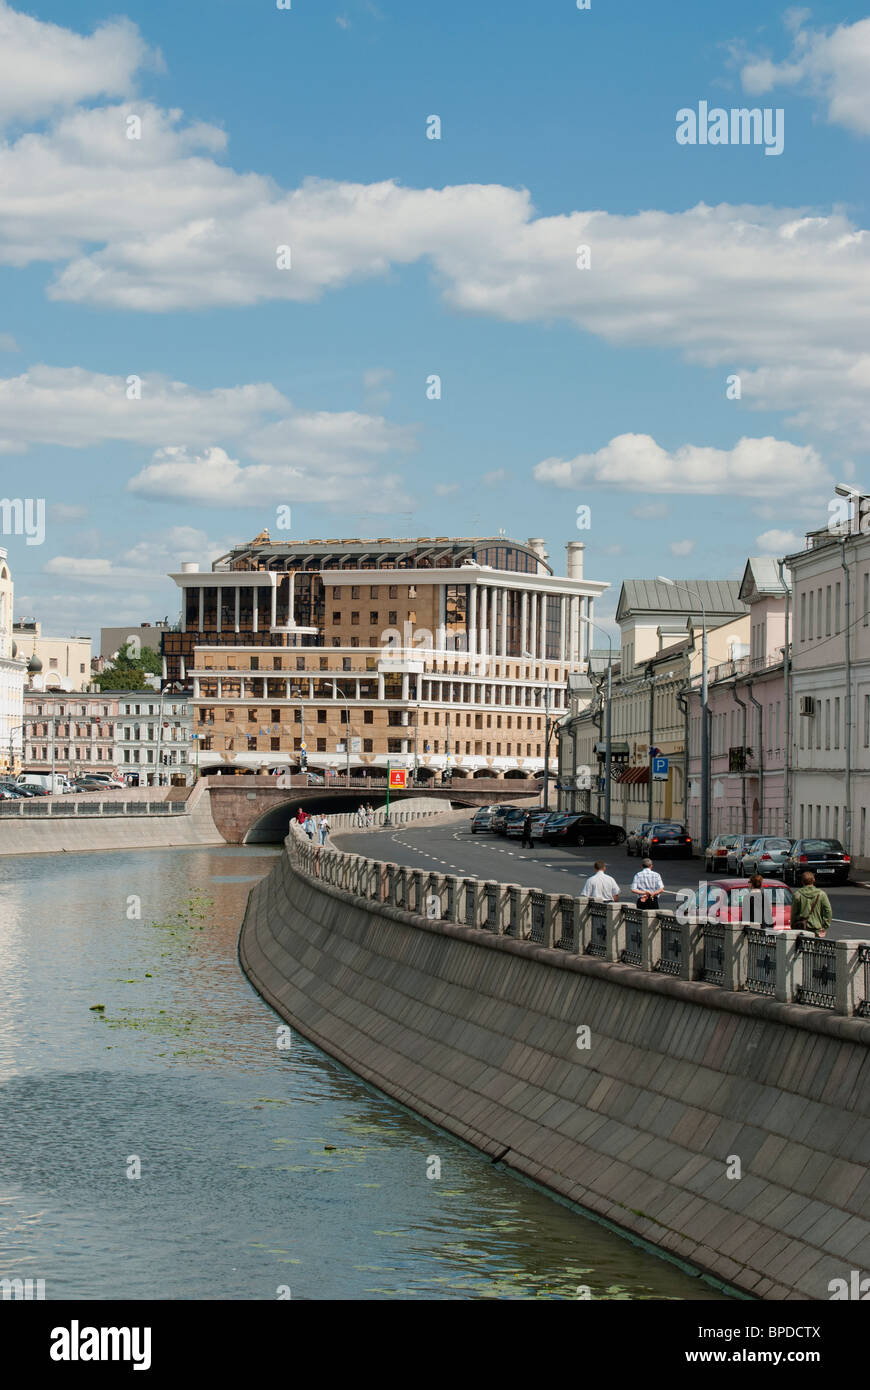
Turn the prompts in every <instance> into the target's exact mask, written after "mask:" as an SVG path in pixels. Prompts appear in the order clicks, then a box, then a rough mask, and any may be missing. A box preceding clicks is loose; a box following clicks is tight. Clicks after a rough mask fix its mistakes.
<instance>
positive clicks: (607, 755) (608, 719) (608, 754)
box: [579, 613, 613, 825]
mask: <svg viewBox="0 0 870 1390" xmlns="http://www.w3.org/2000/svg"><path fill="white" fill-rule="evenodd" d="M579 617H580V621H581V623H586V624H587V626H589V627H594V628H595V631H596V632H603V633H604V636H605V637H606V638H607V709H606V711H605V716H604V819H605V821H606V822H607V824H608V825H609V824H610V770H611V760H612V753H613V739H612V732H613V728H612V718H613V642H612V640H611V637H610V633H609V632H608V631H607V629H606V628H604V627H601V626H600V625H599V624H598V623H593V621H592V619H591V618H587V617H585V616H584V615H583V614H582V613H581V614H580V615H579ZM600 804H601V803H600V802H599V806H600Z"/></svg>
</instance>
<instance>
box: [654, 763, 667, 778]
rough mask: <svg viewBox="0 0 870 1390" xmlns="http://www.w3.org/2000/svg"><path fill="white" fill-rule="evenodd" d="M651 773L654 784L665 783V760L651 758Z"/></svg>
mask: <svg viewBox="0 0 870 1390" xmlns="http://www.w3.org/2000/svg"><path fill="white" fill-rule="evenodd" d="M652 773H653V781H654V782H666V781H667V780H668V760H667V758H653V765H652Z"/></svg>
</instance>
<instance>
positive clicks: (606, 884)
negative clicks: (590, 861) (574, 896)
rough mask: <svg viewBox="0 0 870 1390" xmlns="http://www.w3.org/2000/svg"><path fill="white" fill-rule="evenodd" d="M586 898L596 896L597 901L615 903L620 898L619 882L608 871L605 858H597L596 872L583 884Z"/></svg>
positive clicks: (583, 894)
mask: <svg viewBox="0 0 870 1390" xmlns="http://www.w3.org/2000/svg"><path fill="white" fill-rule="evenodd" d="M582 896H583V897H584V898H594V899H595V901H596V902H597V903H615V902H616V901H617V900H618V898H619V884H618V883H617V882H616V879H615V878H611V877H610V874H609V873H608V872H607V865H606V864H605V862H604V860H603V859H596V861H595V873H594V874H590V875H589V877H588V878H587V880H586V882H585V883H584V884H583V893H582Z"/></svg>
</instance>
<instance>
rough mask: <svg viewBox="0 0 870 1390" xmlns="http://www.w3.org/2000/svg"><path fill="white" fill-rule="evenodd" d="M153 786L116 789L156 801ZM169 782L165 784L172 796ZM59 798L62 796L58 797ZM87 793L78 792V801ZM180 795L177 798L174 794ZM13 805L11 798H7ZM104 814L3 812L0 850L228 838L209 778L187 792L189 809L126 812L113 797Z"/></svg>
mask: <svg viewBox="0 0 870 1390" xmlns="http://www.w3.org/2000/svg"><path fill="white" fill-rule="evenodd" d="M149 791H151V792H153V791H154V789H153V788H144V789H143V793H144V794H141V795H140V794H137V789H135V788H131V789H130V790H129V791H128V792H127V793H126V795H124V794H123V793H122V794H118V793H116V794H115V796H114V798H113V800H114V801H116V802H123V801H125V800H126V801H128V802H133V801H140V800H149V801H153V800H155V799H157V798H155V797H154V796H153V795H151V796H148V795H147V793H148V792H149ZM166 791H167V788H163V798H166ZM58 799H59V800H60V799H61V798H58ZM80 799H83V798H78V797H77V798H76V801H78V800H80ZM172 799H177V798H172ZM4 804H6V805H8V803H4ZM104 806H105V808H106V810H105V812H104V814H101V815H89V814H87V813H85V814H82V813H81V810H79V814H75V815H56V816H55V815H52V816H48V815H46V816H45V817H42V816H39V817H36V816H11V815H10V816H2V817H0V855H5V854H64V853H67V854H80V853H83V852H85V851H87V850H108V849H128V850H130V849H134V850H135V849H173V848H184V847H186V846H189V847H191V848H194V847H196V846H197V845H222V844H225V843H226V842H225V840H224V838H223V836H222V835H221V834H220V832H219V830H218V828H217V826H216V825H215V823H214V821H213V819H212V814H211V807H210V804H209V796H208V794H207V788H206V787H205V785H204V783H202V782H198V783H197V784H196V785H195V786H194V787H193V788H191V792H190V796H189V797H188V798H187V808H188V809H187V813H184V812H181V813H179V812H175V813H173V814H169V815H154V814H153V813H152V814H143V815H129V814H128V815H125V814H121V813H120V810H119V813H118V814H116V815H113V814H112V813H111V802H110V798H109V797H106V798H105V800H104Z"/></svg>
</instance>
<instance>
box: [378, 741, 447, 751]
mask: <svg viewBox="0 0 870 1390" xmlns="http://www.w3.org/2000/svg"><path fill="white" fill-rule="evenodd" d="M401 751H402V740H401V739H400V738H388V739H387V752H388V753H401ZM436 751H437V750H436Z"/></svg>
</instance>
